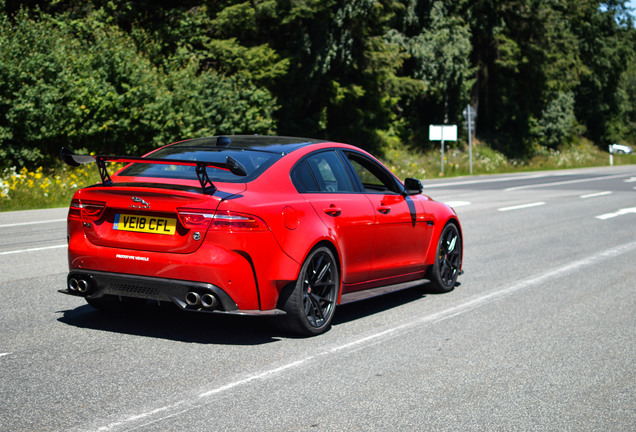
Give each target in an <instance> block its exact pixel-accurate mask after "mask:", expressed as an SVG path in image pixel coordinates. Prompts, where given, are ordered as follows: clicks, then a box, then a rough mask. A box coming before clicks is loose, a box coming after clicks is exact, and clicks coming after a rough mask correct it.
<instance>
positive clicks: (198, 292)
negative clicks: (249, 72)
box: [61, 136, 463, 335]
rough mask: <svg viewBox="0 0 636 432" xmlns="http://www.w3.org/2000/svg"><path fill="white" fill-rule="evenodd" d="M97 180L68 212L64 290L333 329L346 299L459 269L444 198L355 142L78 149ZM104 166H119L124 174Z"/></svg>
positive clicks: (259, 140)
mask: <svg viewBox="0 0 636 432" xmlns="http://www.w3.org/2000/svg"><path fill="white" fill-rule="evenodd" d="M61 158H62V159H63V160H64V161H65V162H66V163H67V164H69V165H74V166H77V165H79V164H84V163H96V164H97V167H98V169H99V172H100V175H101V183H99V184H96V185H93V186H90V187H86V188H83V189H80V190H78V191H77V192H76V193H75V195H74V197H73V199H72V202H71V205H70V209H69V213H68V262H69V273H68V277H67V287H66V288H65V289H64V290H61V292H63V293H66V294H71V295H75V296H81V297H84V298H85V299H86V301H87V302H88V303H89V304H90V305H92V306H94V307H96V308H99V309H120V308H124V307H125V308H130V307H131V306H135V305H137V304H139V303H140V302H145V301H147V300H153V301H158V302H172V303H174V304H175V305H177V306H178V307H179V308H181V309H183V310H186V311H200V312H215V313H226V314H254V315H282V317H281V318H280V321H281V323H282V325H283V326H284V327H286V328H287V330H289V331H291V332H294V333H298V334H301V335H317V334H320V333H322V332H324V331H326V330H327V329H328V328H329V326H330V323H331V321H332V318H333V316H334V311H335V308H336V306H337V305H338V304H341V303H345V302H348V301H352V300H356V299H360V298H363V297H365V296H370V295H374V294H377V293H379V292H387V291H390V290H391V289H398V288H404V287H406V286H408V285H414V284H421V283H423V282H422V280H423V279H426V280H429V281H430V283H429V284H428V285H427V286H428V287H429V288H428V289H429V290H434V291H437V292H447V291H450V290H452V289H453V287H454V286H455V285H456V282H457V277H458V276H459V275H460V273H461V272H462V245H463V242H462V230H461V225H460V222H459V219H458V217H457V215H456V213H455V212H454V211H453V209H451V208H450V207H449V206H447V205H445V204H443V203H439V202H436V201H434V200H433V199H431V198H429V197H427V196H425V195H423V194H422V183H421V182H420V181H419V180H415V179H408V178H407V179H406V180H405V181H404V183H402V182H401V181H400V180H398V179H397V178H396V177H395V176H394V175H393V174H392V173H391V172H390V171H389V170H388V169H387V168H386V167H385V166H384V165H383V164H382V163H380V162H379V161H378V160H377V159H375V158H374V157H373V156H371V155H370V154H369V153H367V152H365V151H363V150H362V149H360V148H357V147H354V146H352V145H347V144H341V143H334V142H327V141H319V140H313V139H306V138H290V137H272V136H219V137H210V138H200V139H191V140H187V141H182V142H177V143H174V144H170V145H167V146H165V147H162V148H159V149H157V150H155V151H153V152H151V153H149V154H147V155H145V156H142V157H129V156H89V155H76V154H73V153H72V152H71V151H70V150H68V149H62V151H61ZM109 162H123V163H124V164H125V166H124V168H122V169H121V170H119V171H118V172H117V173H112V174H111V173H109V172H108V163H109Z"/></svg>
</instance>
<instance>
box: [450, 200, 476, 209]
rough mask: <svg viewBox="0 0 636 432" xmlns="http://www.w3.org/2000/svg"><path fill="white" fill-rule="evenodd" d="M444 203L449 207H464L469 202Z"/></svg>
mask: <svg viewBox="0 0 636 432" xmlns="http://www.w3.org/2000/svg"><path fill="white" fill-rule="evenodd" d="M444 204H446V205H447V206H449V207H453V208H455V207H465V206H469V205H470V202H469V201H447V202H445V203H444Z"/></svg>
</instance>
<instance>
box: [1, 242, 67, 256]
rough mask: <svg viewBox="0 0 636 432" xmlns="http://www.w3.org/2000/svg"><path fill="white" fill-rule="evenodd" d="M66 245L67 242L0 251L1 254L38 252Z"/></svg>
mask: <svg viewBox="0 0 636 432" xmlns="http://www.w3.org/2000/svg"><path fill="white" fill-rule="evenodd" d="M65 247H66V245H65V244H62V245H54V246H43V247H38V248H31V249H20V250H13V251H6V252H0V255H13V254H19V253H26V252H38V251H43V250H48V249H60V248H65Z"/></svg>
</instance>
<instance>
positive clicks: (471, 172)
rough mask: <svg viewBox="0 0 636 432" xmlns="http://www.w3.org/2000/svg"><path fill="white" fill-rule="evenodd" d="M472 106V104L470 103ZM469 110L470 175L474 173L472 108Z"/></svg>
mask: <svg viewBox="0 0 636 432" xmlns="http://www.w3.org/2000/svg"><path fill="white" fill-rule="evenodd" d="M468 106H470V105H468ZM467 111H468V116H467V117H468V157H469V159H470V175H472V174H473V131H472V128H471V124H470V123H471V121H470V120H471V119H470V111H471V110H470V109H467Z"/></svg>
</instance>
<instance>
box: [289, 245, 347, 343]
mask: <svg viewBox="0 0 636 432" xmlns="http://www.w3.org/2000/svg"><path fill="white" fill-rule="evenodd" d="M285 291H286V292H283V293H281V301H282V309H283V310H284V311H285V312H287V316H285V318H284V321H283V322H282V323H281V324H282V327H283V328H284V329H286V330H288V331H290V332H292V333H295V334H298V335H302V336H315V335H319V334H321V333H324V332H325V331H327V330H328V329H329V326H330V325H331V320H332V318H333V314H334V311H335V309H336V302H337V300H338V293H339V291H340V272H339V271H338V264H337V263H336V259H335V258H334V255H333V253H332V252H331V250H329V249H328V248H326V247H324V246H323V247H318V248H316V249H314V250H313V251H311V253H310V254H309V255H308V256H307V259H305V262H304V263H303V265H302V267H301V269H300V274H299V276H298V280H297V281H296V282H295V283H293V284H290V285H289V286H288V287H287V288H286V290H285Z"/></svg>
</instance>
